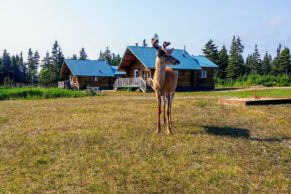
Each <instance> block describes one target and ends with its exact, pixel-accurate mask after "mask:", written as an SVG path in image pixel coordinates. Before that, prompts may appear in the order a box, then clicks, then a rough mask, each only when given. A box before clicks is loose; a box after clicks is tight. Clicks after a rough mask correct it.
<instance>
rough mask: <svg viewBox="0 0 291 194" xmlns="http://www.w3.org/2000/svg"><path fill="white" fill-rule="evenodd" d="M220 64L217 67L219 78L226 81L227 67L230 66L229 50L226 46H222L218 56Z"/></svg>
mask: <svg viewBox="0 0 291 194" xmlns="http://www.w3.org/2000/svg"><path fill="white" fill-rule="evenodd" d="M218 56H219V57H218V63H217V65H218V66H219V68H218V73H217V77H218V78H220V79H225V77H226V72H225V71H226V67H227V66H228V60H229V57H228V54H227V50H226V48H225V46H224V45H223V46H222V49H221V50H220V51H219V54H218Z"/></svg>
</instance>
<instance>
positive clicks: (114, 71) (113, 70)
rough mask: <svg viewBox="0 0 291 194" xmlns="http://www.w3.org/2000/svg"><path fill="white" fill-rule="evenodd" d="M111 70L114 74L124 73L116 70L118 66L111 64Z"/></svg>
mask: <svg viewBox="0 0 291 194" xmlns="http://www.w3.org/2000/svg"><path fill="white" fill-rule="evenodd" d="M111 69H112V72H113V73H114V75H121V76H122V75H126V73H125V72H124V71H117V69H118V66H111Z"/></svg>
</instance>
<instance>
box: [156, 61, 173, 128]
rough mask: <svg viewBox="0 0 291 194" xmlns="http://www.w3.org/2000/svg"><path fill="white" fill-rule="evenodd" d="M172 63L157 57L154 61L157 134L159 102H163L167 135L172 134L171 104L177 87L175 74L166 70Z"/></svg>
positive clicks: (170, 70) (159, 124)
mask: <svg viewBox="0 0 291 194" xmlns="http://www.w3.org/2000/svg"><path fill="white" fill-rule="evenodd" d="M171 62H172V61H165V60H163V59H161V58H159V57H157V59H156V71H155V74H154V78H153V87H154V90H155V93H156V98H157V102H158V123H157V131H156V132H157V133H159V132H160V131H161V123H160V115H161V101H162V99H163V101H164V106H163V107H164V111H163V113H164V124H166V118H167V121H168V122H167V134H171V132H172V102H173V98H174V94H175V91H176V87H177V77H178V76H177V74H176V73H175V72H174V71H173V69H172V68H166V65H167V64H171Z"/></svg>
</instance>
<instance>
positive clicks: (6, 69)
mask: <svg viewBox="0 0 291 194" xmlns="http://www.w3.org/2000/svg"><path fill="white" fill-rule="evenodd" d="M1 69H2V76H1V80H0V82H1V83H3V82H4V80H5V79H11V78H12V77H13V69H12V65H11V59H10V55H9V53H8V52H7V51H6V49H5V50H4V52H3V55H2V68H1Z"/></svg>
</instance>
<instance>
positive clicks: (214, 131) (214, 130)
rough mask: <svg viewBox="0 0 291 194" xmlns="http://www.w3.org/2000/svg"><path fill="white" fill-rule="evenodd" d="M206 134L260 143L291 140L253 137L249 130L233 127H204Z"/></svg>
mask: <svg viewBox="0 0 291 194" xmlns="http://www.w3.org/2000/svg"><path fill="white" fill-rule="evenodd" d="M203 128H204V129H205V132H206V133H208V134H211V135H217V136H228V137H232V138H244V139H249V140H251V141H258V142H270V143H272V142H282V141H283V140H289V139H290V138H280V137H266V138H264V137H251V135H250V131H249V129H244V128H231V127H214V126H203Z"/></svg>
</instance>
